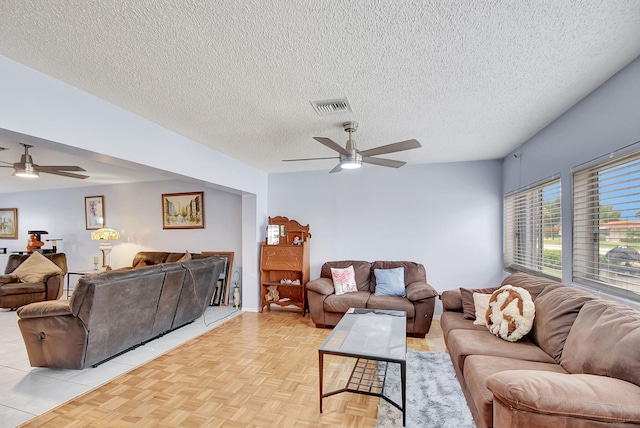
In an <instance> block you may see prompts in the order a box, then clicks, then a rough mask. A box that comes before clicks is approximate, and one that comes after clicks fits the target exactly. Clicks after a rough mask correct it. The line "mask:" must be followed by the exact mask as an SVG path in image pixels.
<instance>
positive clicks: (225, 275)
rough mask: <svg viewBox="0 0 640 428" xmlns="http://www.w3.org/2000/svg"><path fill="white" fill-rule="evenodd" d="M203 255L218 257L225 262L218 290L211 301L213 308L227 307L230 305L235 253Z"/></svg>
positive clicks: (223, 252)
mask: <svg viewBox="0 0 640 428" xmlns="http://www.w3.org/2000/svg"><path fill="white" fill-rule="evenodd" d="M202 254H210V255H213V256H218V257H220V258H221V259H223V260H224V268H223V269H222V272H220V277H219V278H218V281H217V282H216V290H215V292H214V293H213V298H212V299H211V305H212V306H227V304H228V303H229V290H230V289H231V285H230V282H231V272H233V254H234V253H233V251H226V252H225V251H221V252H219V251H203V252H202Z"/></svg>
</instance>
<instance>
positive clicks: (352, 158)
mask: <svg viewBox="0 0 640 428" xmlns="http://www.w3.org/2000/svg"><path fill="white" fill-rule="evenodd" d="M342 127H343V128H344V130H345V131H346V132H348V133H349V139H348V140H347V144H346V146H345V147H342V146H341V145H340V144H338V143H336V142H335V141H333V140H332V139H331V138H327V137H313V139H314V140H316V141H318V142H319V143H321V144H324V145H325V146H327V147H329V148H330V149H331V150H335V151H336V152H338V153H339V156H332V157H324V158H305V159H284V160H283V162H298V161H307V160H320V159H340V163H338V165H336V167H335V168H333V169H332V170H331V171H329V173H333V172H340V171H342V170H343V169H356V168H360V167H361V166H362V162H364V163H369V164H372V165H378V166H386V167H389V168H400V167H401V166H403V165H405V164H406V162H402V161H397V160H393V159H384V158H375V157H373V156H377V155H384V154H389V153H396V152H401V151H404V150H411V149H417V148H420V147H422V146H421V145H420V143H419V142H418V141H417V140H406V141H400V142H398V143H393V144H387V145H386V146H380V147H376V148H373V149H369V150H363V151H360V150H358V149H357V148H356V143H355V141H354V140H353V139H352V138H351V134H353V133H354V132H356V130H357V129H358V123H357V122H344V123H343V124H342Z"/></svg>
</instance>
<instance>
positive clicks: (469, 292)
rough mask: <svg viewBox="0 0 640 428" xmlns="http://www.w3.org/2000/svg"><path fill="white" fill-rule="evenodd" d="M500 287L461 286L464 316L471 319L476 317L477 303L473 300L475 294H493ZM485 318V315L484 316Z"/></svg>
mask: <svg viewBox="0 0 640 428" xmlns="http://www.w3.org/2000/svg"><path fill="white" fill-rule="evenodd" d="M498 288H500V287H490V288H460V297H461V298H462V311H463V312H464V317H465V318H466V319H469V320H474V319H476V305H475V303H474V301H473V294H474V293H480V294H488V295H489V296H491V294H492V293H493V292H494V291H496V290H497V289H498ZM482 318H484V315H483V316H482Z"/></svg>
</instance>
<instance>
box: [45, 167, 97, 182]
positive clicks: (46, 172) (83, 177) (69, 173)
mask: <svg viewBox="0 0 640 428" xmlns="http://www.w3.org/2000/svg"><path fill="white" fill-rule="evenodd" d="M38 171H40V172H44V173H45V174H53V175H61V176H62V177H70V178H79V179H81V180H84V179H85V178H89V176H88V175H81V174H74V173H72V172H64V171H58V170H50V171H47V170H42V169H39V170H38ZM83 171H84V170H83Z"/></svg>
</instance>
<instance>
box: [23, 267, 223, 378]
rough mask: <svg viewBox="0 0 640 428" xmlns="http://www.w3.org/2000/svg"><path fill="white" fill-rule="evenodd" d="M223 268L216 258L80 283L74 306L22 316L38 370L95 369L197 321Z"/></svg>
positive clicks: (39, 308)
mask: <svg viewBox="0 0 640 428" xmlns="http://www.w3.org/2000/svg"><path fill="white" fill-rule="evenodd" d="M223 264H224V262H223V261H222V259H220V258H218V257H214V256H211V257H205V258H202V259H197V260H195V259H194V260H190V261H183V262H172V263H161V264H156V265H152V266H146V267H139V268H135V269H118V270H112V271H107V272H101V273H98V274H95V275H88V276H83V277H81V278H80V280H79V281H78V283H77V285H76V288H75V290H74V292H73V294H72V296H71V299H70V300H65V301H59V300H58V301H54V302H40V303H32V304H30V305H26V306H23V307H21V308H20V309H18V312H17V314H18V316H19V318H20V319H19V320H18V326H19V327H20V332H21V333H22V337H23V339H24V342H25V345H26V347H27V353H28V355H29V362H30V363H31V365H32V366H33V367H54V368H66V369H83V368H85V367H88V366H92V365H93V366H95V365H97V364H99V363H101V362H104V361H106V360H108V359H110V358H113V357H114V356H117V355H118V354H120V353H122V352H124V351H127V350H129V349H131V348H133V347H136V346H138V345H141V344H144V343H145V342H148V341H149V340H151V339H154V338H156V337H159V336H161V335H163V334H165V333H167V332H169V331H171V330H174V329H176V328H178V327H181V326H183V325H185V324H188V323H190V322H192V321H193V320H195V319H196V318H198V317H200V316H201V315H202V313H203V312H204V310H205V308H206V306H207V305H208V302H210V301H211V295H212V294H213V290H214V284H215V280H216V279H217V278H218V276H219V275H220V272H221V270H222V268H223Z"/></svg>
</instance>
